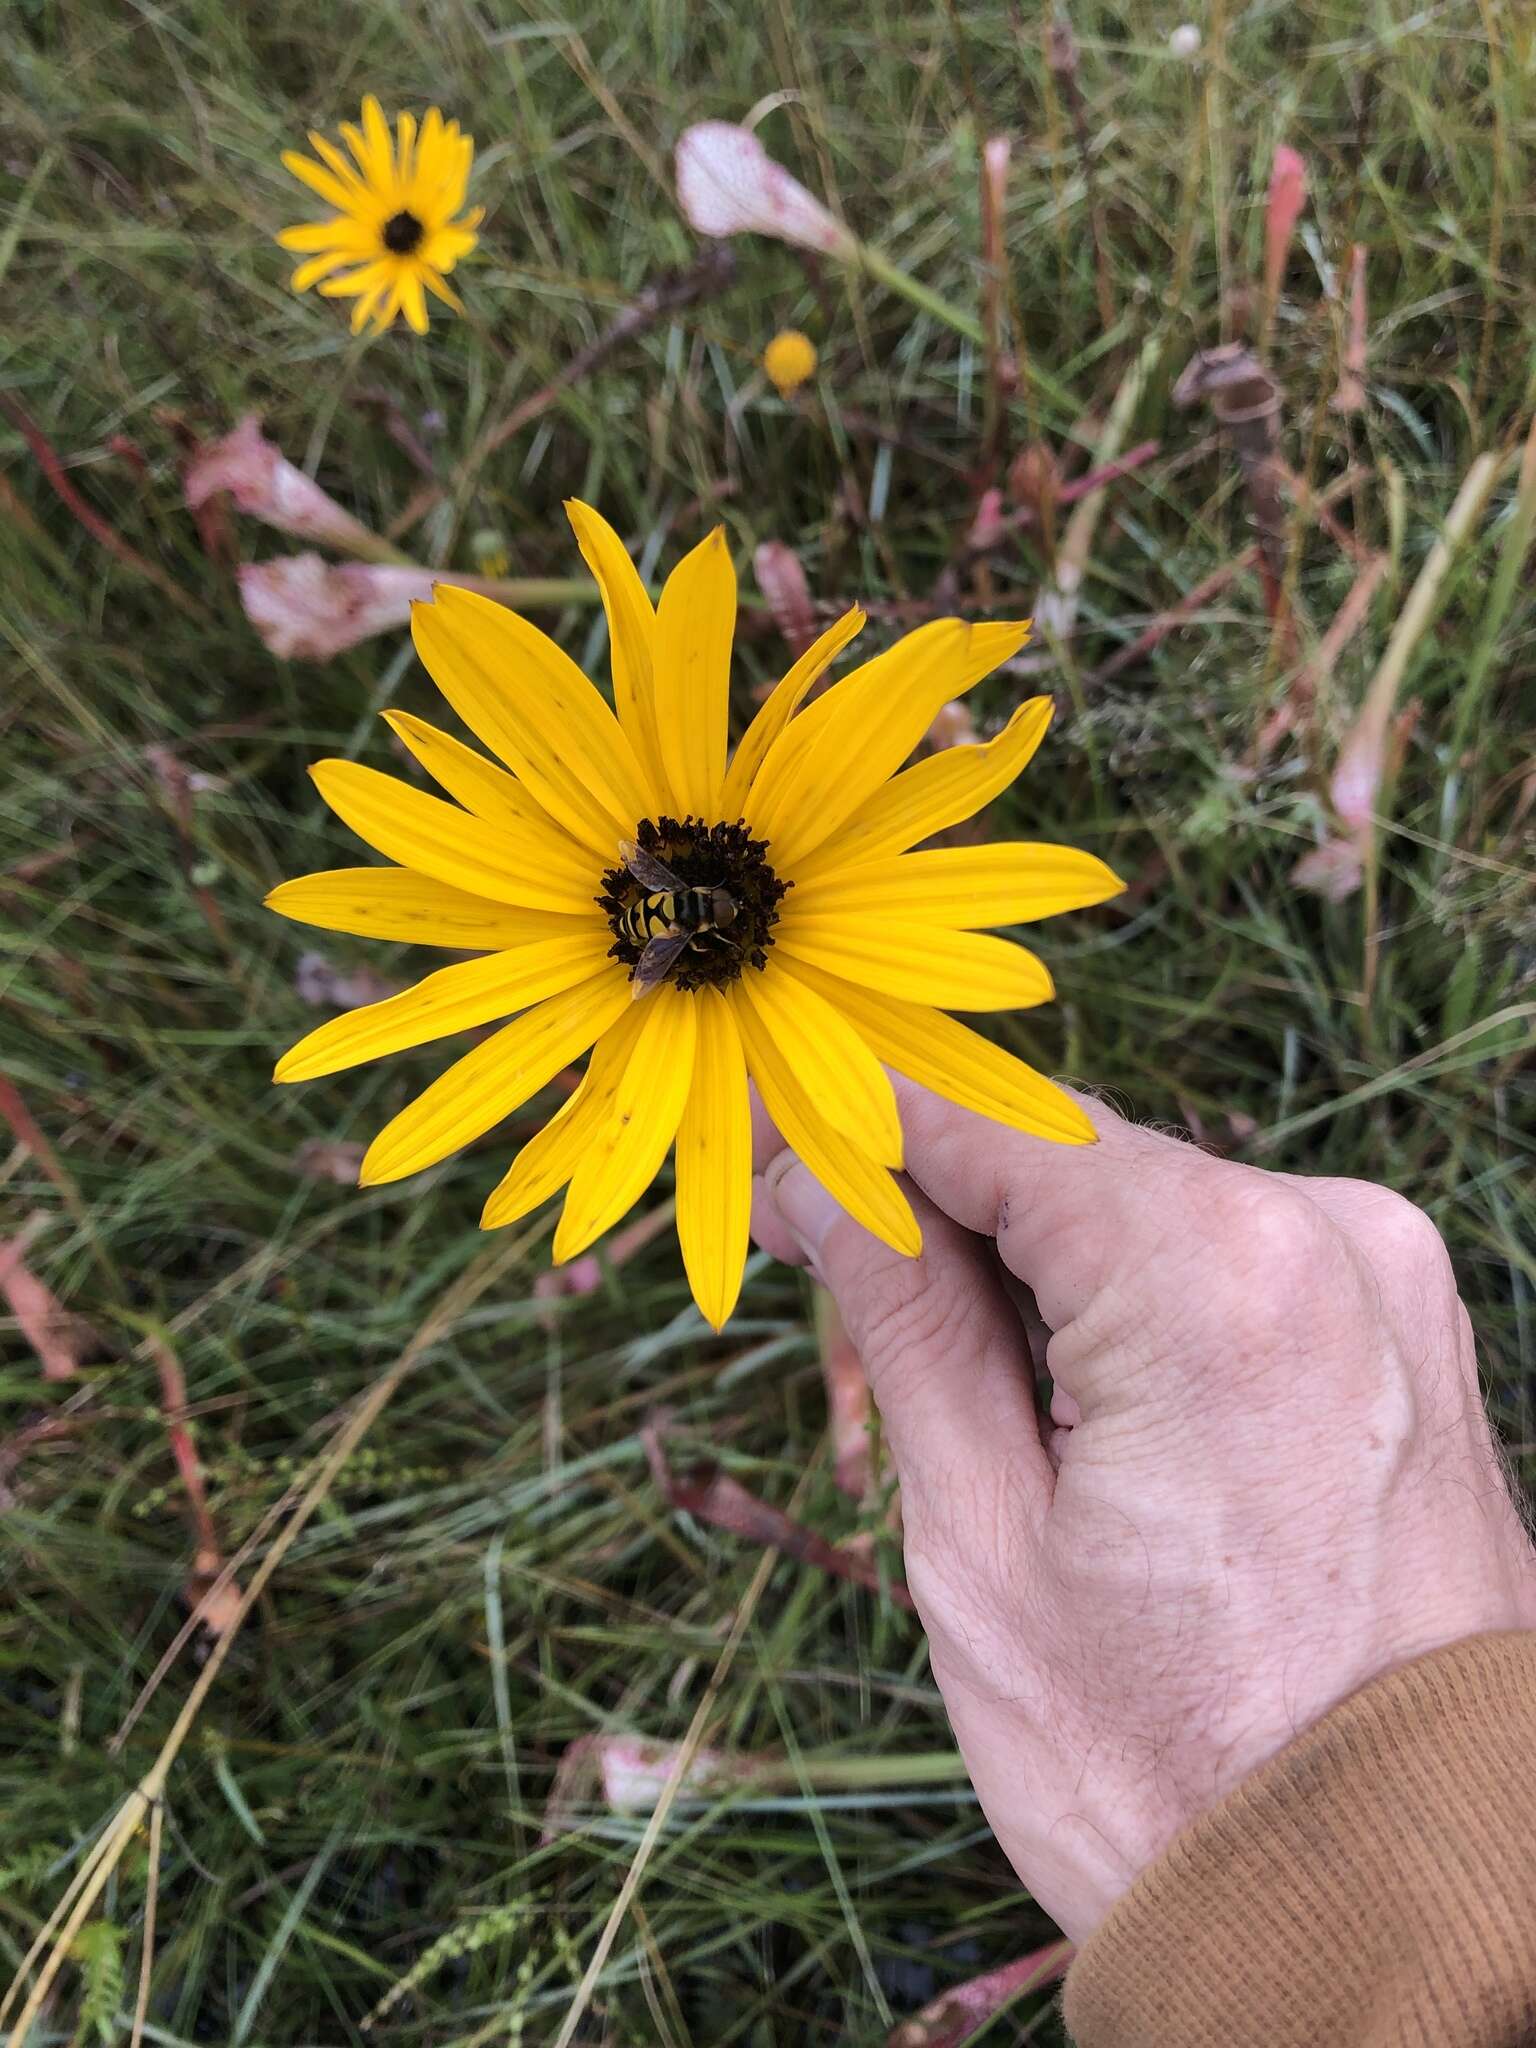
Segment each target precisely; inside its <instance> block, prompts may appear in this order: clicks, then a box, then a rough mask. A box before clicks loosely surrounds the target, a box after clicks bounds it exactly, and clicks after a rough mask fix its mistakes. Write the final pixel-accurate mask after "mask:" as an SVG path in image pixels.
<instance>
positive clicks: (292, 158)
mask: <svg viewBox="0 0 1536 2048" xmlns="http://www.w3.org/2000/svg"><path fill="white" fill-rule="evenodd" d="M283 169H284V170H285V171H287V172H288V174H289V175H290V176H291V177H294V178H297V179H298V181H299V183H300V184H301V185H307V186H308V187H309V189H310V191H311V192H313V193H315V194H316V195H317V197H319V198H321V199H323V200H324V201H325V203H326V205H327V206H334V207H335V208H336V209H337V211H338V212H339V213H351V212H353V211H354V210H355V208H356V205H357V199H358V187H357V186H356V185H355V184H354V185H352V186H347V185H343V184H342V182H341V180H340V178H336V177H333V176H332V175H331V173H330V172H329V171H326V170H322V169H321V167H320V165H319V164H312V163H311V162H310V160H309V158H308V157H307V156H301V155H300V154H299V152H298V151H297V150H296V149H285V150H284V151H283Z"/></svg>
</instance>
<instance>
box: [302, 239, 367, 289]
mask: <svg viewBox="0 0 1536 2048" xmlns="http://www.w3.org/2000/svg"><path fill="white" fill-rule="evenodd" d="M356 261H357V257H356V254H355V253H354V252H353V251H352V250H350V249H333V250H332V251H331V252H330V254H329V255H328V256H311V257H310V259H309V261H308V262H307V263H301V264H300V265H299V267H298V269H297V270H296V271H295V272H294V273H293V275H292V277H290V278H289V280H288V282H289V283H290V284H291V285H292V286H293V288H294V290H295V291H296V292H307V291H308V290H309V288H310V286H311V285H312V284H318V283H319V282H320V280H321V278H322V277H329V276H330V275H331V274H332V272H333V271H337V270H340V269H341V267H342V265H343V264H346V263H355V262H356Z"/></svg>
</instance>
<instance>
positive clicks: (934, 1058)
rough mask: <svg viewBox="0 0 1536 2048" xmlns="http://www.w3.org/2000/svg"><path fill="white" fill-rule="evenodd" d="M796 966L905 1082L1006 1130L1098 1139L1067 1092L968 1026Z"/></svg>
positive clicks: (1079, 1141)
mask: <svg viewBox="0 0 1536 2048" xmlns="http://www.w3.org/2000/svg"><path fill="white" fill-rule="evenodd" d="M799 972H800V973H801V974H803V975H804V976H805V977H806V978H807V980H808V981H809V982H810V984H811V986H812V987H813V988H814V989H816V990H818V991H819V993H820V994H821V995H823V996H825V998H826V999H827V1001H828V1002H829V1003H830V1004H831V1005H832V1006H833V1008H834V1009H836V1010H838V1011H840V1012H841V1013H842V1015H843V1016H845V1017H846V1018H847V1019H848V1021H849V1023H850V1024H852V1025H853V1026H854V1028H855V1029H856V1030H857V1031H858V1032H859V1034H860V1036H861V1037H862V1038H863V1039H864V1041H865V1043H866V1044H867V1045H868V1046H869V1048H870V1050H871V1052H873V1053H874V1054H875V1056H876V1057H877V1058H878V1059H882V1060H884V1062H885V1064H886V1065H887V1066H888V1067H894V1068H895V1069H896V1071H897V1073H898V1074H905V1075H906V1077H907V1079H908V1080H909V1081H917V1082H919V1083H920V1084H921V1085H922V1086H923V1087H924V1088H931V1089H932V1090H933V1092H934V1094H935V1095H942V1096H943V1097H944V1098H945V1100H946V1101H948V1102H957V1103H959V1105H960V1107H961V1108H962V1109H971V1110H974V1111H975V1112H976V1114H977V1115H978V1116H985V1117H990V1118H991V1119H992V1121H993V1122H994V1123H999V1124H1007V1125H1008V1127H1009V1128H1010V1129H1011V1130H1015V1131H1028V1132H1029V1133H1030V1134H1031V1136H1033V1137H1036V1138H1049V1139H1051V1140H1052V1141H1053V1143H1055V1144H1058V1145H1092V1144H1094V1143H1095V1142H1096V1141H1095V1136H1094V1129H1093V1125H1092V1124H1091V1123H1090V1122H1089V1121H1088V1118H1087V1117H1086V1115H1085V1114H1084V1113H1083V1111H1082V1110H1081V1109H1079V1108H1078V1106H1077V1104H1076V1103H1075V1102H1074V1101H1073V1100H1072V1098H1071V1096H1070V1095H1068V1094H1067V1093H1066V1092H1065V1090H1063V1089H1061V1088H1058V1087H1057V1086H1056V1084H1055V1082H1054V1081H1047V1080H1046V1078H1045V1076H1044V1075H1043V1074H1037V1073H1036V1072H1035V1070H1034V1068H1033V1067H1030V1066H1026V1065H1025V1063H1024V1062H1023V1060H1021V1059H1016V1058H1015V1057H1014V1055H1013V1054H1012V1053H1011V1052H1005V1051H1004V1050H1003V1048H1002V1047H1001V1046H1000V1045H994V1044H993V1043H992V1041H991V1040H990V1039H988V1038H983V1037H982V1036H981V1034H980V1033H979V1032H977V1031H972V1030H971V1028H970V1026H969V1025H968V1024H961V1023H960V1022H958V1020H957V1019H956V1018H954V1017H946V1016H945V1015H944V1012H943V1011H942V1010H931V1009H929V1008H928V1007H927V1006H926V1005H925V1004H922V1003H904V1002H900V1001H898V1000H897V999H896V998H895V997H894V996H883V995H874V994H872V993H871V992H870V990H868V989H867V988H857V987H855V986H854V984H853V983H852V982H848V981H843V980H840V979H839V977H838V976H837V975H835V974H823V973H822V972H821V970H820V969H819V968H815V967H806V966H802V967H801V968H800V969H799Z"/></svg>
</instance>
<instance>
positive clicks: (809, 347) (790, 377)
mask: <svg viewBox="0 0 1536 2048" xmlns="http://www.w3.org/2000/svg"><path fill="white" fill-rule="evenodd" d="M763 368H764V370H765V371H766V372H767V376H768V381H769V383H770V384H772V385H773V387H774V389H775V390H776V391H777V392H778V394H779V396H780V398H790V397H793V395H794V393H795V392H797V391H798V390H799V389H800V386H801V385H802V384H803V383H805V381H806V380H807V378H809V377H814V376H815V374H816V344H815V342H813V341H812V340H811V338H810V336H809V335H807V334H802V333H801V332H800V330H799V328H798V327H785V328H783V329H782V330H781V331H780V332H779V333H778V334H776V335H775V336H774V337H773V339H772V341H770V342H769V344H768V346H767V347H766V348H765V349H764V350H763Z"/></svg>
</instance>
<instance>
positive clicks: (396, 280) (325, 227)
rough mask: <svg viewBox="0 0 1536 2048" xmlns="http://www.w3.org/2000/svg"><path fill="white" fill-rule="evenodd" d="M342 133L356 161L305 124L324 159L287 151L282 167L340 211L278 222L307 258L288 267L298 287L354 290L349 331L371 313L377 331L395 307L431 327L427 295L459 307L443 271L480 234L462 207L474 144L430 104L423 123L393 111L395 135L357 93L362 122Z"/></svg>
mask: <svg viewBox="0 0 1536 2048" xmlns="http://www.w3.org/2000/svg"><path fill="white" fill-rule="evenodd" d="M341 134H342V139H343V141H344V142H345V143H346V145H347V147H348V148H349V149H350V150H351V152H352V156H353V159H355V162H349V161H348V160H347V158H346V157H345V156H343V154H342V153H341V151H340V150H339V149H338V148H337V147H336V145H335V144H334V143H332V142H327V141H326V139H325V137H324V136H323V135H317V134H316V133H315V132H314V131H313V130H311V131H310V137H309V141H310V147H311V148H312V149H313V150H314V152H315V155H316V156H317V157H319V159H320V162H319V163H315V162H313V161H312V159H311V158H309V157H307V156H301V155H300V154H299V152H298V151H297V150H296V149H288V150H284V152H283V166H284V169H286V170H288V171H290V172H291V173H292V174H293V176H294V177H295V178H298V179H299V180H300V181H301V183H303V184H305V185H307V186H308V187H309V189H310V190H311V191H312V192H313V193H315V194H316V195H317V197H319V198H321V199H323V200H324V201H325V202H326V204H327V205H328V206H333V207H334V208H335V209H336V211H335V212H334V213H333V214H332V215H331V216H330V218H329V219H328V220H321V221H308V222H305V223H304V225H303V226H301V227H293V228H284V229H283V231H282V233H281V234H280V235H279V236H278V238H277V239H278V241H279V242H280V243H281V244H282V246H283V248H285V249H292V250H294V251H296V252H298V253H300V254H302V255H303V256H304V257H305V258H306V260H305V261H304V262H303V263H301V264H300V265H299V267H298V269H297V270H296V271H295V272H294V273H293V288H294V290H295V291H299V292H303V291H308V290H309V287H310V286H311V285H312V284H318V285H319V286H320V289H321V291H322V292H323V293H324V294H325V296H326V297H327V298H335V299H353V300H355V301H356V303H355V304H354V306H353V308H352V332H353V333H354V334H356V333H358V332H360V331H361V329H362V328H363V327H365V326H366V325H367V324H368V322H369V321H372V323H373V327H374V331H375V333H382V332H383V331H384V329H385V328H386V327H391V326H393V324H394V322H395V318H396V316H397V315H398V314H403V315H404V317H405V319H406V320H407V321H408V322H409V323H410V325H411V326H412V327H413V328H414V329H415V330H416V332H417V333H418V334H425V333H426V331H427V300H426V294H427V293H428V292H431V293H432V294H433V296H434V297H435V298H439V299H441V300H442V301H443V304H444V305H445V306H451V307H452V308H453V310H454V311H455V312H456V313H462V312H463V310H464V308H463V306H462V304H461V303H460V301H459V298H458V295H457V294H456V293H455V292H453V291H451V290H450V289H449V287H448V285H447V284H445V283H444V281H443V280H444V278H445V276H446V275H447V273H448V272H449V271H450V270H452V268H453V266H454V265H455V264H456V263H457V262H458V260H459V258H460V257H461V256H467V255H468V254H469V252H470V250H471V249H473V248H474V246H475V242H476V240H477V239H478V237H477V236H476V234H475V229H476V228H477V227H479V225H480V222H481V220H482V219H483V218H484V208H483V207H479V206H476V207H472V208H471V209H470V211H469V212H468V213H460V211H459V209H460V207H462V206H463V204H464V188H465V186H466V184H467V183H468V181H469V172H470V166H471V165H472V164H473V162H474V159H475V145H474V142H473V141H472V139H471V138H470V137H469V136H468V135H461V134H460V133H459V124H458V122H457V121H445V120H444V119H443V117H442V115H441V113H440V112H439V111H438V109H437V108H436V107H429V108H428V109H427V112H426V115H425V116H424V118H423V120H422V122H421V126H420V128H419V129H418V128H417V125H416V116H415V115H414V114H402V115H401V116H400V117H399V122H398V128H397V133H396V134H395V135H391V133H390V129H389V123H388V122H387V121H386V120H385V118H384V114H383V110H382V109H381V107H380V106H379V103H378V101H377V100H376V99H375V98H374V97H373V94H372V93H369V94H368V96H367V98H366V99H365V100H364V101H363V115H362V126H361V128H359V127H357V126H356V125H355V124H354V123H353V122H351V121H343V122H342V124H341Z"/></svg>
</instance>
